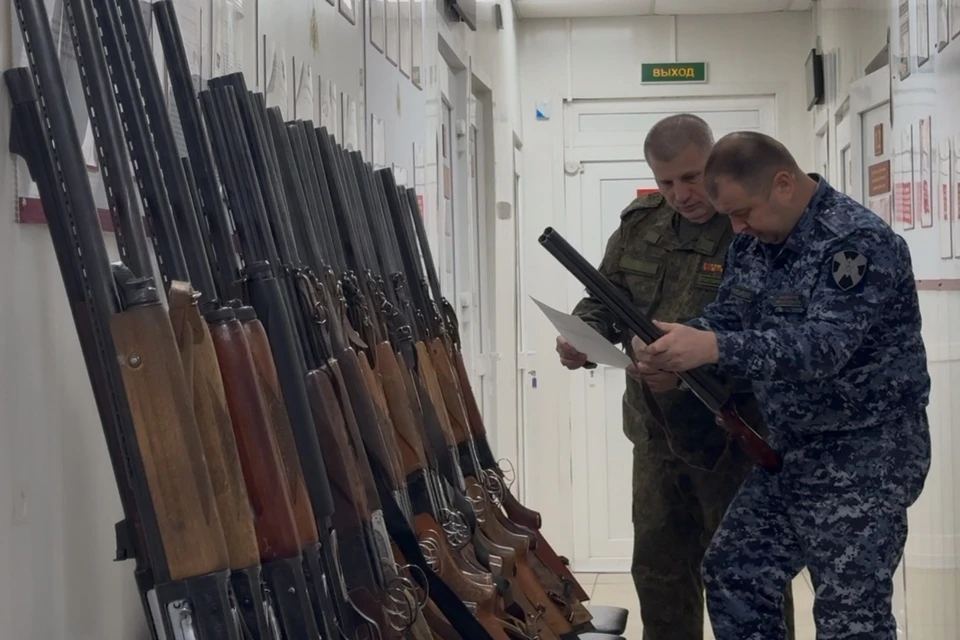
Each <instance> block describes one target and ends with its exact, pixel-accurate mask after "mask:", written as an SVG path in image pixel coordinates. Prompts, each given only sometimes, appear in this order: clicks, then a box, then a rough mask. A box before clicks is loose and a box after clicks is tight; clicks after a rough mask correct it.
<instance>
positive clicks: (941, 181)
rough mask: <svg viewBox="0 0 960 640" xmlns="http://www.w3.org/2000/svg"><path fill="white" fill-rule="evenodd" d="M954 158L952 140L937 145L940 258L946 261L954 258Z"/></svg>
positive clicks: (941, 141) (936, 170) (936, 169)
mask: <svg viewBox="0 0 960 640" xmlns="http://www.w3.org/2000/svg"><path fill="white" fill-rule="evenodd" d="M952 164H953V157H952V153H951V149H950V139H949V138H946V139H943V140H940V144H939V145H937V163H936V167H935V169H934V171H935V172H936V177H937V180H936V183H935V185H936V189H937V208H938V209H939V212H938V214H939V215H937V219H938V220H939V221H940V257H941V258H943V259H944V260H948V259H950V258H953V209H952V207H951V202H952V200H953V189H952V188H951V184H952V183H951V175H950V174H951V173H952V172H951V165H952Z"/></svg>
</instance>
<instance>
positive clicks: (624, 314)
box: [539, 227, 782, 473]
mask: <svg viewBox="0 0 960 640" xmlns="http://www.w3.org/2000/svg"><path fill="white" fill-rule="evenodd" d="M539 241H540V244H541V245H542V246H543V248H544V249H546V250H547V251H548V252H549V253H550V255H552V256H553V257H554V258H556V259H557V261H558V262H559V263H560V264H561V265H563V267H564V268H565V269H566V270H567V271H569V272H570V273H571V274H573V276H574V277H575V278H576V279H577V280H579V281H580V283H581V284H583V286H584V287H586V289H587V291H588V292H590V294H591V295H593V296H594V297H596V298H597V300H599V301H600V302H601V303H602V304H603V305H604V306H605V307H607V309H609V310H610V313H612V314H613V316H614V317H615V318H616V319H617V321H618V322H619V323H620V324H621V325H622V326H624V327H626V328H627V330H629V331H631V332H633V334H634V335H636V336H637V337H638V338H640V339H641V340H643V341H644V342H645V343H646V344H653V343H654V342H656V341H657V340H658V339H660V338H661V337H662V336H663V332H662V331H660V329H658V328H657V327H656V325H655V324H653V322H651V321H650V319H649V318H647V317H646V316H644V315H643V313H641V312H640V311H639V310H638V309H637V308H636V306H635V305H633V304H631V303H630V300H628V299H627V297H626V296H625V295H624V294H623V293H622V292H621V291H619V290H618V289H617V288H616V287H615V286H614V285H613V283H611V282H610V281H609V280H607V279H606V278H604V277H603V274H601V273H600V272H599V271H597V270H596V269H595V268H594V267H593V266H592V265H591V264H590V263H589V262H587V260H586V258H584V257H583V256H582V255H580V253H579V252H578V251H577V250H576V249H574V248H573V247H572V246H571V245H570V243H569V242H567V241H566V240H565V239H564V238H563V236H561V235H560V234H559V233H557V231H556V230H554V229H552V228H549V227H548V228H547V229H545V230H544V232H543V234H542V235H541V236H540V239H539ZM679 377H680V379H681V380H682V381H683V382H684V384H686V385H687V387H689V389H690V390H691V391H692V392H693V394H694V395H695V396H696V397H697V398H699V399H700V401H701V402H703V404H704V405H706V406H707V408H709V409H710V410H711V411H713V412H714V413H715V414H717V416H718V417H719V418H720V423H721V424H722V426H723V428H724V429H726V430H727V432H728V433H729V434H730V436H731V437H732V438H733V439H734V440H735V441H736V442H737V443H738V444H739V445H740V447H741V448H742V449H743V451H744V453H746V454H747V456H748V457H749V458H750V459H751V460H752V461H753V462H754V464H757V465H759V466H761V467H763V468H764V469H766V470H767V471H770V472H772V473H776V472H778V471H780V468H781V466H782V460H781V458H780V454H778V453H777V452H776V451H775V450H774V449H773V448H771V447H770V445H769V444H767V443H766V442H765V441H764V439H763V438H762V437H760V435H759V434H758V433H757V432H756V431H754V430H753V429H752V428H751V427H750V425H748V424H747V423H746V422H745V421H744V420H743V418H741V417H740V414H739V413H738V412H737V406H736V404H735V400H734V398H733V396H732V395H731V394H730V393H728V392H727V391H726V390H725V389H724V386H723V385H722V384H721V383H720V381H719V380H718V379H717V378H716V377H714V376H713V375H712V374H711V373H710V372H708V371H706V370H704V369H702V368H701V369H693V370H691V371H685V372H682V373H680V374H679Z"/></svg>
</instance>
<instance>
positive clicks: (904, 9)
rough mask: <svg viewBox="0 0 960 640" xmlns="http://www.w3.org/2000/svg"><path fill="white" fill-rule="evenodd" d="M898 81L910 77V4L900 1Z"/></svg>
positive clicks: (907, 0)
mask: <svg viewBox="0 0 960 640" xmlns="http://www.w3.org/2000/svg"><path fill="white" fill-rule="evenodd" d="M899 67H900V79H901V80H903V79H904V78H907V77H909V76H910V2H909V0H900V64H899Z"/></svg>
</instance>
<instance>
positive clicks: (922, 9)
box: [917, 0, 930, 67]
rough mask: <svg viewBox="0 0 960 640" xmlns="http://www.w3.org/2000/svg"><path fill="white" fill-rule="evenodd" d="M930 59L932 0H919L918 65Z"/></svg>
mask: <svg viewBox="0 0 960 640" xmlns="http://www.w3.org/2000/svg"><path fill="white" fill-rule="evenodd" d="M929 59H930V0H917V66H918V67H922V66H923V65H925V64H926V63H927V61H928V60H929Z"/></svg>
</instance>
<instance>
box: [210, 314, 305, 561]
mask: <svg viewBox="0 0 960 640" xmlns="http://www.w3.org/2000/svg"><path fill="white" fill-rule="evenodd" d="M208 318H209V320H210V335H211V338H212V341H213V345H214V348H215V350H216V353H217V361H218V362H219V364H220V373H221V376H222V379H223V388H224V393H225V395H226V398H227V406H228V407H229V411H230V416H231V419H232V421H233V428H234V434H235V436H236V440H237V452H238V454H239V458H240V466H241V469H242V470H243V477H244V482H245V484H246V487H247V495H248V496H249V498H250V506H251V508H252V510H253V516H254V529H255V530H256V534H257V546H258V548H259V554H260V561H261V562H262V563H268V562H274V561H278V560H283V559H285V558H292V557H297V556H299V554H300V540H299V537H298V535H297V530H296V527H295V525H294V522H293V514H292V511H291V509H290V498H289V493H288V492H287V483H286V480H285V478H284V477H283V471H282V467H281V463H280V456H279V454H278V452H277V444H276V440H275V438H274V435H273V431H272V430H271V429H270V426H269V418H268V415H267V409H266V406H265V402H264V400H263V394H262V392H261V390H260V385H259V381H258V380H257V377H256V372H255V369H254V364H253V356H252V355H251V354H250V347H249V345H248V344H247V338H246V335H245V333H244V330H243V327H242V326H241V325H240V322H239V321H238V320H237V319H236V317H235V316H234V315H233V314H232V313H229V314H227V313H226V312H225V313H224V315H223V316H218V315H214V314H210V315H209V316H208Z"/></svg>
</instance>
